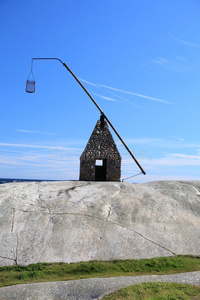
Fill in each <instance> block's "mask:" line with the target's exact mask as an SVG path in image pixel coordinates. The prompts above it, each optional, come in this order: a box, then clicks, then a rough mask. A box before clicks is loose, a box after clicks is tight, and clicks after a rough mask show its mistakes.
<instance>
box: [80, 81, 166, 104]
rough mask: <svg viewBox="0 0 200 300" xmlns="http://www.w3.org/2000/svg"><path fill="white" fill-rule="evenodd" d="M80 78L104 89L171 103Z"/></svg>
mask: <svg viewBox="0 0 200 300" xmlns="http://www.w3.org/2000/svg"><path fill="white" fill-rule="evenodd" d="M79 80H80V81H83V82H85V83H87V84H89V85H92V86H95V87H97V88H104V89H108V90H113V91H116V92H120V93H124V94H128V95H132V96H136V97H140V98H144V99H147V100H151V101H156V102H160V103H165V104H171V103H170V102H168V101H166V100H163V99H160V98H155V97H150V96H147V95H143V94H138V93H135V92H131V91H127V90H122V89H118V88H115V87H111V86H107V85H104V84H96V83H92V82H89V81H86V80H84V79H81V78H79Z"/></svg>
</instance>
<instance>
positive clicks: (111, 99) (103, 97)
mask: <svg viewBox="0 0 200 300" xmlns="http://www.w3.org/2000/svg"><path fill="white" fill-rule="evenodd" d="M93 95H95V96H98V97H100V98H102V99H104V100H107V101H115V102H119V101H118V100H116V99H114V98H110V97H106V96H102V95H99V94H96V93H93Z"/></svg>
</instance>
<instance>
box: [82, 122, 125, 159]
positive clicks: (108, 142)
mask: <svg viewBox="0 0 200 300" xmlns="http://www.w3.org/2000/svg"><path fill="white" fill-rule="evenodd" d="M106 158H109V159H114V160H117V159H120V160H121V156H120V153H119V151H118V149H117V146H116V144H115V141H114V139H113V137H112V134H111V132H110V130H109V127H108V124H107V122H106V121H105V120H104V127H103V128H101V121H100V120H99V121H97V124H96V126H95V128H94V130H93V132H92V134H91V136H90V139H89V141H88V143H87V145H86V147H85V150H84V151H83V153H82V155H81V157H80V159H84V160H89V159H106Z"/></svg>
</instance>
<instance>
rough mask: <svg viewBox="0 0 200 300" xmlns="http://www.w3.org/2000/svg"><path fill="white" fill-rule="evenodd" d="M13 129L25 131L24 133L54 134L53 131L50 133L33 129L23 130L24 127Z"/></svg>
mask: <svg viewBox="0 0 200 300" xmlns="http://www.w3.org/2000/svg"><path fill="white" fill-rule="evenodd" d="M15 131H19V132H25V133H39V134H47V135H55V133H52V132H44V131H34V130H25V129H15Z"/></svg>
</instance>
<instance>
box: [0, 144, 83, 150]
mask: <svg viewBox="0 0 200 300" xmlns="http://www.w3.org/2000/svg"><path fill="white" fill-rule="evenodd" d="M0 146H2V147H4V146H6V147H7V146H8V147H22V148H39V149H53V150H55V149H57V150H70V151H71V150H80V148H67V147H60V146H43V145H29V144H10V143H0Z"/></svg>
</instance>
